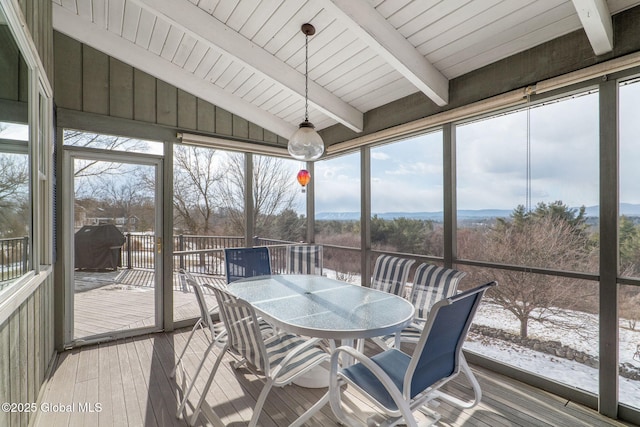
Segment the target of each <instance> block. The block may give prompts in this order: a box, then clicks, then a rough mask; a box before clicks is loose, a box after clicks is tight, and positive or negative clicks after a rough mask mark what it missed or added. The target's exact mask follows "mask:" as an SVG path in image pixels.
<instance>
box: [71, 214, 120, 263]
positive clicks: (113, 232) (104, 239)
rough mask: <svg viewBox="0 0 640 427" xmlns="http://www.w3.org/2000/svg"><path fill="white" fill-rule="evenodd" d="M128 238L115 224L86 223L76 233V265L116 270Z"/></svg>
mask: <svg viewBox="0 0 640 427" xmlns="http://www.w3.org/2000/svg"><path fill="white" fill-rule="evenodd" d="M125 241H126V238H125V237H124V235H123V234H122V232H120V230H118V229H117V228H116V226H115V225H113V224H105V225H85V226H84V227H82V228H81V229H80V230H78V231H77V232H76V235H75V259H76V264H75V267H76V268H78V269H92V270H102V269H107V268H111V269H113V270H116V269H117V268H118V267H119V266H121V265H122V262H121V258H120V255H121V250H122V245H124V242H125Z"/></svg>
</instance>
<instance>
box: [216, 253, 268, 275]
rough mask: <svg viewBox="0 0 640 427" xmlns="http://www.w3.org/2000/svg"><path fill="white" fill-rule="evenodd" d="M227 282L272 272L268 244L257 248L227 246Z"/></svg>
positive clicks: (225, 259)
mask: <svg viewBox="0 0 640 427" xmlns="http://www.w3.org/2000/svg"><path fill="white" fill-rule="evenodd" d="M224 265H225V272H226V275H227V283H231V282H235V281H236V280H239V279H244V278H245V277H254V276H263V275H267V274H271V258H270V256H269V249H267V247H266V246H261V247H257V248H227V249H225V250H224Z"/></svg>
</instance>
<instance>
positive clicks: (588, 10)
mask: <svg viewBox="0 0 640 427" xmlns="http://www.w3.org/2000/svg"><path fill="white" fill-rule="evenodd" d="M572 1H573V6H574V7H575V8H576V12H578V17H579V18H580V22H581V23H582V27H583V28H584V31H585V32H586V33H587V38H588V39H589V43H591V47H592V48H593V51H594V52H595V54H596V55H602V54H604V53H607V52H611V51H612V50H613V23H612V21H611V13H610V12H609V7H608V6H607V2H606V0H572Z"/></svg>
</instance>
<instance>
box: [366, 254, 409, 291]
mask: <svg viewBox="0 0 640 427" xmlns="http://www.w3.org/2000/svg"><path fill="white" fill-rule="evenodd" d="M414 262H415V260H412V259H407V258H399V257H395V256H391V255H380V256H379V257H378V258H377V259H376V264H375V266H374V268H373V274H372V276H371V288H372V289H377V290H379V291H385V292H389V293H392V294H395V295H399V296H403V293H404V287H405V285H406V283H407V277H409V269H410V268H411V266H412V265H413V263H414Z"/></svg>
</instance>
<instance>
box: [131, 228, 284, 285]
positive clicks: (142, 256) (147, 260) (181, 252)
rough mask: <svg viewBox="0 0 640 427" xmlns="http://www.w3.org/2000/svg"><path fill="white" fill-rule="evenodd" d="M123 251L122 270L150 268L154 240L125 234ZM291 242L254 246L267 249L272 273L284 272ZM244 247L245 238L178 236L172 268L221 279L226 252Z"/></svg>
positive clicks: (257, 242)
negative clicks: (287, 249) (123, 268)
mask: <svg viewBox="0 0 640 427" xmlns="http://www.w3.org/2000/svg"><path fill="white" fill-rule="evenodd" d="M126 238H127V241H126V243H125V245H124V247H123V249H122V250H123V253H122V267H125V268H153V267H154V265H155V264H154V263H155V252H156V242H155V236H153V235H149V234H144V233H127V234H126ZM291 243H294V242H289V241H286V240H275V239H264V238H261V237H254V242H253V245H254V246H269V251H270V254H271V266H272V270H273V272H274V273H284V272H285V269H286V246H287V245H288V244H291ZM243 246H245V239H244V237H237V236H196V235H183V234H181V235H177V236H174V240H173V248H174V250H173V268H174V270H179V269H181V268H182V269H185V270H186V271H189V272H192V273H199V274H209V275H214V276H218V275H224V274H225V270H224V253H223V250H224V249H225V248H239V247H243Z"/></svg>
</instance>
